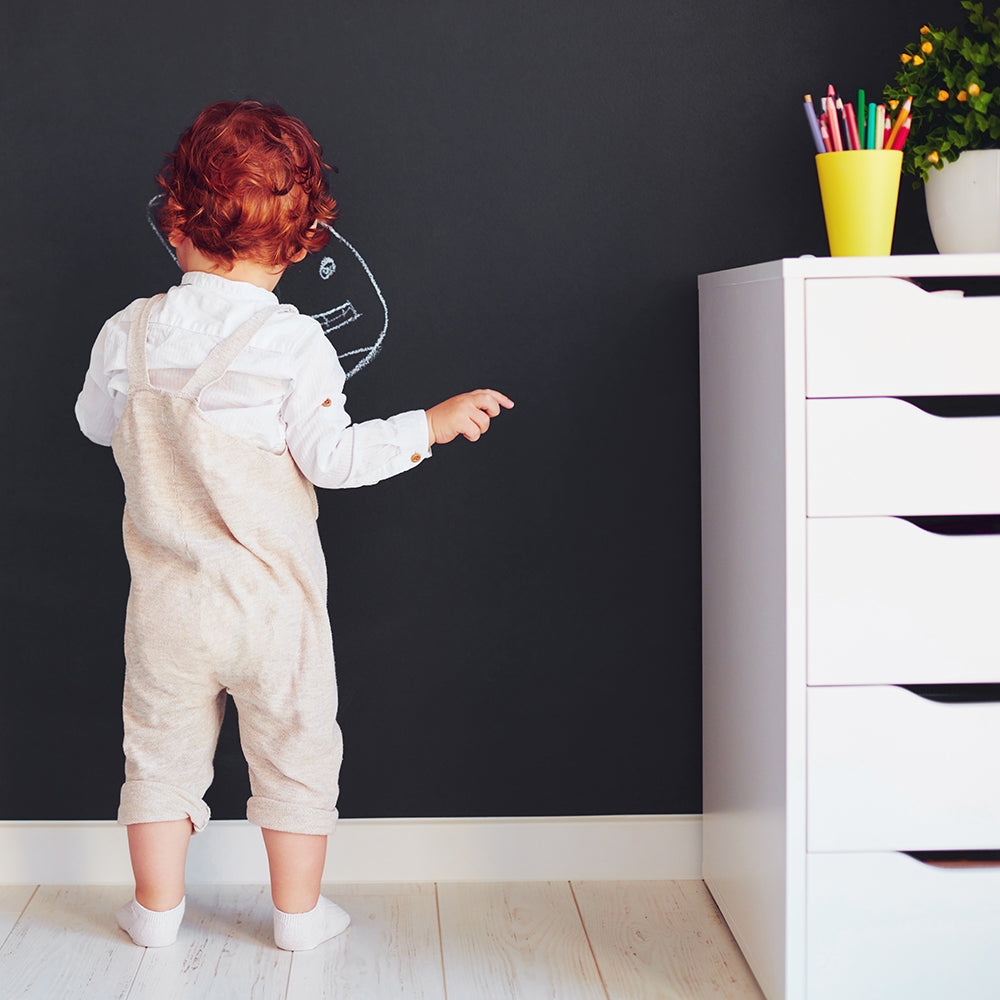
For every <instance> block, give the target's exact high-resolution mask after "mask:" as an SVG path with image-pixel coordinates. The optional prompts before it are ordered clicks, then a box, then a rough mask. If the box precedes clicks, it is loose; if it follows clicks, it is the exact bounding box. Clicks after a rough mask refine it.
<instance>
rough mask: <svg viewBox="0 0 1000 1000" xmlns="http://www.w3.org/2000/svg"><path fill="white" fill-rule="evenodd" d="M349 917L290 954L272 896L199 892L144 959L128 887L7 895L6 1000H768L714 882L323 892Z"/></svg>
mask: <svg viewBox="0 0 1000 1000" xmlns="http://www.w3.org/2000/svg"><path fill="white" fill-rule="evenodd" d="M324 893H325V894H326V895H328V896H330V897H331V898H333V899H336V900H337V901H338V902H339V903H340V904H341V905H342V906H343V907H344V908H345V909H347V910H348V911H349V912H350V914H351V918H352V924H351V927H350V929H349V930H348V931H347V933H346V934H344V935H342V936H341V937H339V938H335V939H334V940H332V941H329V942H327V943H325V944H323V945H320V947H319V948H317V949H316V950H315V951H311V952H298V953H296V954H292V953H290V952H283V951H279V950H278V949H277V948H275V947H274V943H273V938H272V935H271V908H270V898H269V894H268V890H267V888H266V887H264V886H192V887H189V889H188V897H187V911H186V915H185V919H184V924H183V926H182V928H181V933H180V936H179V938H178V940H177V943H176V944H175V945H174V946H173V947H170V948H160V949H156V948H151V949H143V948H137V947H136V946H135V945H133V944H132V943H131V941H130V940H129V938H128V936H127V935H126V934H125V933H124V932H123V931H121V930H119V929H118V927H117V926H116V924H115V919H114V911H115V909H117V907H118V906H120V905H122V903H124V902H126V901H127V900H128V899H129V898H130V895H131V894H130V891H129V889H128V888H124V887H122V886H108V887H105V886H96V887H95V886H49V885H43V886H0V942H2V945H0V996H2V1000H14V998H26V997H31V998H40V1000H53V998H56V997H58V998H59V1000H77V998H80V1000H83V998H86V1000H126V998H128V1000H145V998H164V1000H187V998H197V1000H202V998H221V997H232V998H234V1000H258V998H259V1000H281V998H287V1000H321V998H325V997H344V998H349V1000H368V998H372V1000H394V998H404V997H405V998H407V1000H410V998H412V1000H417V998H420V1000H505V998H511V1000H535V998H539V1000H541V998H543V997H544V998H546V1000H553V998H555V1000H564V998H565V1000H591V998H593V1000H675V998H676V1000H681V998H683V1000H702V998H709V997H710V998H717V1000H723V998H725V1000H762V994H761V992H760V990H759V989H758V987H757V985H756V983H755V981H754V979H753V976H752V975H751V973H750V970H749V969H748V967H747V965H746V962H745V961H744V960H743V957H742V955H741V954H740V952H739V949H738V948H737V947H736V944H735V942H734V941H733V938H732V936H731V935H730V933H729V930H728V928H727V927H726V924H725V922H724V921H723V920H722V918H721V916H720V915H719V912H718V910H717V909H716V907H715V904H714V903H713V902H712V898H711V896H710V895H709V893H708V891H707V889H706V888H705V886H704V884H703V883H702V882H699V881H678V882H572V883H569V882H518V883H500V884H478V883H438V884H436V885H435V884H434V883H426V884H423V883H421V884H406V885H367V884H366V885H326V886H324Z"/></svg>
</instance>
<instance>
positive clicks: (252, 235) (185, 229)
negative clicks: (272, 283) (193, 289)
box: [156, 101, 337, 268]
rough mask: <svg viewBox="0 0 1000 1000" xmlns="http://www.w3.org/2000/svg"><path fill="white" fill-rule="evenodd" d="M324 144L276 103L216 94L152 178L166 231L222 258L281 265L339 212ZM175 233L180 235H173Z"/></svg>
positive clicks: (309, 247) (321, 240)
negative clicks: (328, 175)
mask: <svg viewBox="0 0 1000 1000" xmlns="http://www.w3.org/2000/svg"><path fill="white" fill-rule="evenodd" d="M324 166H325V164H324V163H323V150H322V149H321V148H320V146H319V144H318V143H317V142H316V140H315V139H313V137H312V135H310V133H309V130H308V129H307V128H306V127H305V125H303V124H302V122H301V121H299V119H298V118H293V117H292V116H291V115H289V114H287V113H286V112H285V111H283V110H282V109H281V108H279V107H276V106H271V107H264V106H263V105H262V104H259V103H258V102H257V101H239V102H237V101H221V102H220V103H218V104H213V105H211V107H208V108H206V109H205V110H204V111H202V113H201V114H200V115H198V118H197V119H196V121H195V123H194V124H193V125H192V126H191V127H190V128H189V129H187V131H185V132H184V133H183V135H181V137H180V139H179V140H178V142H177V148H176V149H175V150H174V152H173V153H172V154H170V155H169V156H168V157H167V160H166V163H165V164H164V166H163V169H162V170H161V171H160V173H159V175H158V176H157V178H156V179H157V181H159V183H160V185H161V186H162V187H163V189H164V192H165V194H166V197H165V198H164V202H163V206H162V208H161V209H160V212H159V224H160V228H161V229H162V230H163V231H164V233H166V234H167V236H168V237H171V236H173V237H178V238H180V237H183V236H186V237H188V239H190V240H191V242H192V244H193V245H194V246H195V248H196V249H198V250H199V251H201V253H203V254H204V255H205V256H206V257H210V258H212V259H213V260H217V261H218V262H219V263H220V264H222V265H224V266H227V265H232V264H233V263H234V262H235V261H236V260H251V261H254V262H255V263H258V264H262V265H265V266H268V267H282V268H283V267H286V266H287V265H288V264H290V263H292V262H293V261H295V260H299V259H301V257H302V256H304V254H305V253H306V252H312V251H314V250H319V249H321V248H322V247H324V246H325V245H326V242H327V240H328V239H329V238H330V233H329V232H328V230H327V229H326V228H325V227H324V226H322V225H319V223H329V222H332V221H333V220H334V219H335V218H336V204H337V203H336V202H335V201H334V200H333V199H332V198H331V197H330V196H329V189H328V187H327V182H326V177H325V176H324V173H323V168H324ZM178 234H179V235H178Z"/></svg>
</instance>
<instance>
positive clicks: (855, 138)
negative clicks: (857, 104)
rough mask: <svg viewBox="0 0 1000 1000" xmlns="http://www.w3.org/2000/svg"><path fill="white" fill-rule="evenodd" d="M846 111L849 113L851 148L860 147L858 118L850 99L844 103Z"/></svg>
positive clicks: (848, 129)
mask: <svg viewBox="0 0 1000 1000" xmlns="http://www.w3.org/2000/svg"><path fill="white" fill-rule="evenodd" d="M844 113H845V114H846V115H847V135H848V137H849V138H850V140H851V149H860V148H861V136H860V135H859V134H858V119H857V117H856V116H855V114H854V105H853V104H851V102H850V101H848V102H847V103H846V104H845V105H844Z"/></svg>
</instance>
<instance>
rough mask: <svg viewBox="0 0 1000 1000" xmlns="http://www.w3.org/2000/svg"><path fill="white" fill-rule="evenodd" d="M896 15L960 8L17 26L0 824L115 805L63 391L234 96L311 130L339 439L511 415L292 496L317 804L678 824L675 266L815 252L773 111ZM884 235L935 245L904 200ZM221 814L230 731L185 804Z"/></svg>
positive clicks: (951, 18)
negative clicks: (321, 649) (382, 471)
mask: <svg viewBox="0 0 1000 1000" xmlns="http://www.w3.org/2000/svg"><path fill="white" fill-rule="evenodd" d="M920 19H927V20H930V21H932V22H936V23H944V24H948V23H958V22H959V20H960V19H961V10H960V7H959V4H958V0H948V2H944V0H925V2H923V3H921V4H919V5H917V4H914V3H913V2H912V0H839V2H838V3H836V4H803V3H801V2H798V0H795V2H793V0H758V2H748V0H720V2H716V3H691V2H690V0H684V2H681V0H616V2H615V3H610V2H595V0H530V2H528V0H515V2H507V3H486V2H483V0H425V2H421V3H404V2H402V0H399V2H392V3H388V2H379V0H352V2H348V3H344V2H338V0H322V2H318V0H303V2H301V3H297V4H293V5H288V6H284V7H282V6H281V5H277V4H273V3H263V2H261V0H246V2H244V3H240V4H237V3H233V2H226V3H215V2H211V0H210V2H207V3H201V4H188V3H176V2H175V3H173V4H169V5H161V4H157V5H152V4H143V3H135V2H134V0H130V2H128V3H125V2H121V0H116V2H102V3H100V4H97V5H93V4H91V5H88V4H80V3H69V2H67V0H54V2H52V3H47V4H19V5H17V7H16V9H15V10H14V11H13V12H9V13H8V14H7V15H6V18H5V20H6V22H7V25H6V28H5V38H4V40H3V45H4V48H5V50H6V51H5V52H4V55H3V68H2V70H0V72H2V73H3V90H2V94H3V96H2V102H3V104H2V108H3V149H2V157H3V160H2V168H3V177H2V198H3V220H4V235H3V253H4V261H3V267H2V271H0V280H2V317H3V330H4V343H5V351H6V363H5V364H4V366H3V375H2V377H3V380H4V391H3V399H4V403H5V404H6V405H7V407H9V412H8V413H7V416H6V418H5V424H6V427H7V428H8V439H7V440H8V444H7V449H8V454H9V455H13V462H12V463H8V467H7V475H6V476H5V485H4V488H3V491H2V503H3V524H4V535H5V550H4V556H3V563H2V565H3V581H4V618H5V627H4V634H5V652H4V666H3V687H2V720H0V738H2V740H3V748H2V764H3V767H2V781H0V818H7V819H110V818H113V817H114V815H115V810H116V808H117V803H118V791H119V787H120V783H121V780H122V756H121V721H120V694H121V683H122V675H123V654H122V644H121V633H122V623H123V615H124V607H125V599H126V594H127V589H128V570H127V565H126V563H125V560H124V556H123V553H122V546H121V535H120V523H121V506H122V489H121V482H120V479H119V476H118V472H117V469H116V468H115V465H114V462H113V460H112V457H111V454H110V451H109V450H107V449H100V448H98V447H96V446H95V445H92V444H91V443H89V442H88V441H87V440H86V439H85V438H84V437H83V436H82V435H81V434H80V433H79V431H78V430H77V427H76V423H75V420H74V416H73V405H74V402H75V399H76V394H77V392H78V391H79V389H80V385H81V383H82V379H83V375H84V372H85V370H86V367H87V363H88V356H89V350H90V347H91V344H92V342H93V339H94V337H95V336H96V334H97V331H98V329H99V328H100V326H101V323H102V322H103V321H104V319H105V318H107V317H108V316H109V315H111V314H112V313H113V312H115V311H117V310H118V309H119V308H121V307H122V306H124V305H125V304H126V303H128V302H129V301H131V300H132V299H133V298H136V297H138V296H141V295H148V294H152V293H154V292H157V291H160V290H163V289H165V288H166V287H168V286H169V285H171V284H173V283H174V282H175V281H176V280H177V279H178V278H179V272H178V271H177V270H176V267H175V265H174V264H173V263H172V261H171V260H170V259H169V258H168V256H167V255H166V253H165V252H164V251H163V249H162V247H161V246H160V244H159V242H158V241H157V239H156V237H155V236H154V234H153V232H152V231H151V229H150V228H149V226H148V224H147V221H146V218H145V206H146V202H147V200H148V199H149V198H150V197H151V196H152V195H153V194H155V193H156V188H155V186H154V184H153V176H154V174H155V173H156V171H157V169H158V168H159V166H160V164H161V161H162V157H163V154H164V153H165V152H166V151H168V150H169V149H171V148H172V147H173V144H174V141H175V139H176V137H177V135H178V133H179V132H180V131H181V130H182V129H183V128H184V127H186V125H188V124H189V123H190V121H191V120H192V119H193V118H194V116H195V114H196V113H197V112H198V111H199V110H200V109H201V108H202V107H203V106H204V105H206V104H208V103H211V102H213V101H215V100H221V99H233V98H243V97H253V98H256V99H259V100H262V101H264V102H266V103H270V102H275V103H279V104H281V105H283V106H284V107H285V108H286V109H288V110H289V111H291V112H292V113H293V114H297V115H298V116H300V117H301V118H303V119H304V120H305V121H306V122H307V123H308V124H309V125H310V127H311V128H312V129H313V131H314V132H315V134H316V136H317V137H318V138H319V140H320V141H321V142H322V143H323V145H324V148H325V151H326V157H327V161H328V162H329V163H331V164H335V165H336V166H337V167H338V168H339V173H338V174H335V175H333V176H332V187H333V190H334V193H335V195H336V197H337V198H338V200H339V203H340V207H341V216H340V221H339V223H338V230H339V231H340V232H341V233H342V234H343V235H344V236H345V237H346V238H347V239H348V240H350V241H351V243H352V244H353V245H354V246H355V247H356V248H357V249H358V251H359V252H361V253H362V255H363V256H364V258H365V260H366V261H367V262H368V264H369V266H370V267H371V269H372V272H373V274H374V275H375V277H376V279H377V282H378V285H379V287H380V289H381V291H382V293H383V295H384V297H385V300H386V302H387V303H388V310H389V316H390V322H389V328H388V333H387V335H386V338H385V341H384V346H383V349H382V351H381V353H380V355H379V356H378V357H377V358H376V359H375V361H374V362H373V363H372V364H371V365H370V366H368V367H367V368H366V369H365V370H363V371H362V372H360V373H359V374H358V375H356V376H355V377H354V378H352V379H351V381H350V382H349V383H348V391H349V405H350V410H351V413H352V416H353V417H354V419H367V418H370V417H375V416H387V415H389V414H391V413H394V412H398V411H400V410H404V409H410V408H414V407H420V406H429V405H432V404H433V403H436V402H438V401H439V400H441V399H443V398H445V397H446V396H449V395H452V394H454V393H456V392H459V391H463V390H465V389H470V388H475V387H477V386H479V385H489V386H494V387H496V388H499V389H501V390H503V391H505V392H507V393H508V394H510V395H511V396H512V397H513V398H514V399H515V400H516V402H517V407H516V409H514V410H513V411H512V412H510V413H505V414H503V415H502V416H501V418H499V420H498V421H497V422H496V424H495V425H494V426H493V428H492V429H491V430H490V433H489V434H488V435H487V436H486V437H485V438H484V439H483V440H482V441H481V442H480V443H478V444H476V445H471V444H469V443H467V442H465V441H461V440H460V441H458V442H456V443H454V444H451V445H448V446H445V447H440V448H438V449H436V453H435V456H434V458H433V459H432V460H431V461H429V462H427V463H426V465H423V466H421V467H419V468H417V469H416V470H414V471H413V472H410V473H407V474H406V475H403V476H400V477H398V478H396V479H393V480H390V481H388V482H385V483H382V484H380V485H378V486H375V487H372V488H366V489H361V490H357V491H339V492H329V493H325V494H323V495H321V497H320V503H321V510H322V513H321V525H322V533H323V538H324V544H325V546H326V551H327V554H328V560H329V565H330V577H331V588H330V607H331V612H332V616H333V623H334V636H335V647H336V653H337V662H338V671H339V679H340V686H341V710H340V719H341V723H342V725H343V729H344V734H345V741H346V757H345V763H344V770H343V776H342V777H343V784H342V795H341V802H340V805H341V811H342V815H344V816H369V817H376V816H504V815H565V814H611V813H633V814H641V813H696V812H698V811H700V808H701V800H700V779H701V765H700V757H701V747H700V739H701V735H700V683H701V678H700V613H699V598H700V590H699V588H700V567H699V560H700V556H699V544H700V538H699V484H698V371H697V343H698V327H697V292H696V275H697V274H698V273H699V272H703V271H711V270H718V269H720V268H725V267H731V266H737V265H741V264H748V263H755V262H758V261H762V260H769V259H773V258H776V257H783V256H795V255H798V254H802V253H814V254H825V253H826V252H827V251H826V242H825V232H824V229H823V223H822V216H821V211H820V205H819V196H818V190H817V184H816V178H815V170H814V167H813V163H812V147H811V144H810V141H809V137H808V133H807V130H806V125H805V122H804V120H803V115H802V107H801V99H802V94H803V93H805V92H807V91H812V92H819V91H821V90H823V89H824V88H825V86H826V84H827V83H828V82H829V81H833V82H834V83H836V84H837V85H839V86H840V87H841V88H843V89H844V90H845V91H846V90H848V89H850V88H856V87H858V86H863V87H865V88H866V89H868V91H869V93H871V92H873V91H875V90H877V89H878V88H880V87H881V86H882V84H883V83H884V82H885V81H886V80H887V78H888V77H889V76H891V74H892V73H893V72H894V71H895V66H896V57H897V53H898V52H899V50H900V49H901V48H902V46H903V45H904V44H905V43H906V42H907V41H909V40H910V39H911V38H912V37H915V32H916V30H917V29H918V28H919V26H920V23H921V20H920ZM895 250H896V252H897V253H919V252H932V251H933V244H932V242H931V238H930V234H929V231H928V229H927V224H926V221H925V218H924V213H923V195H922V194H921V193H920V192H915V191H913V190H912V189H911V186H910V183H909V181H907V180H904V182H903V187H902V192H901V204H900V210H899V219H898V223H897V235H896V243H895ZM317 264H318V261H317V260H315V259H311V261H310V262H308V263H307V264H303V265H300V267H302V268H309V269H312V270H311V271H309V274H307V275H305V278H308V277H310V276H312V278H313V280H314V281H319V280H320V279H319V278H318V277H317V276H316V274H315V269H316V267H317ZM300 277H301V276H300ZM305 278H303V280H305ZM346 278H347V275H346V272H345V280H346ZM330 304H334V303H332V302H331V303H330ZM303 311H312V310H306V309H304V310H303ZM369 313H370V314H371V315H370V316H369V317H368V319H369V320H370V321H372V322H375V323H376V325H378V324H380V322H381V315H380V314H378V312H377V310H376V309H374V308H372V309H371V310H369ZM361 329H362V328H361V327H360V326H359V327H358V328H357V330H361ZM357 330H355V331H352V334H351V335H352V336H354V333H356V332H357ZM375 332H376V333H377V332H378V331H377V329H376V330H375ZM369 333H370V331H363V332H362V334H361V336H362V339H364V337H368V335H369ZM345 334H346V331H345ZM334 339H335V340H336V335H334ZM747 600H748V601H752V600H753V594H747ZM247 794H248V784H247V779H246V774H245V765H244V764H243V761H242V758H241V756H240V751H239V744H238V739H237V735H236V727H235V719H234V717H233V713H232V711H230V714H229V717H228V719H227V723H226V726H225V727H224V730H223V735H222V739H221V742H220V746H219V751H218V755H217V770H216V780H215V784H214V785H213V787H212V789H211V791H210V792H209V801H210V804H211V805H212V807H213V813H214V815H215V816H217V817H222V818H242V817H243V816H244V815H245V812H244V808H245V799H246V796H247Z"/></svg>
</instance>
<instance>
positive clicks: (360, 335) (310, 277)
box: [146, 194, 389, 378]
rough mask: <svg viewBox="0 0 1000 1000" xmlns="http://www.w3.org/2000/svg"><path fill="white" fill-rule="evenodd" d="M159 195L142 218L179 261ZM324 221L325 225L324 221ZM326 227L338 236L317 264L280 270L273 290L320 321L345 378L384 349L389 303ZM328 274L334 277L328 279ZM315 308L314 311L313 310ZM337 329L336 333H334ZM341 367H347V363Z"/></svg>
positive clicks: (368, 272) (340, 239) (356, 255)
mask: <svg viewBox="0 0 1000 1000" xmlns="http://www.w3.org/2000/svg"><path fill="white" fill-rule="evenodd" d="M163 197H164V196H163V195H162V194H158V195H156V196H154V197H153V198H150V200H149V201H148V202H147V204H146V221H147V222H148V223H149V225H150V228H151V229H152V230H153V232H154V233H155V235H156V238H157V239H158V240H159V241H160V244H161V245H162V246H163V248H164V249H165V250H166V251H167V253H168V254H169V255H170V259H171V260H172V261H173V262H174V263H175V264H177V254H176V253H175V252H174V248H173V247H172V246H171V245H170V243H169V242H168V241H167V239H166V237H165V236H164V235H163V233H162V232H161V231H160V227H159V226H158V225H157V224H156V209H157V208H158V207H159V205H160V203H161V202H162V200H163ZM322 225H324V226H326V223H322ZM326 228H327V229H328V230H329V231H330V235H331V237H332V238H333V240H335V241H337V242H336V243H333V242H331V243H329V244H327V247H326V251H327V256H324V257H323V259H322V260H321V261H320V262H319V265H318V266H317V265H316V264H315V263H314V262H313V260H312V259H311V258H309V257H307V258H306V259H305V260H304V261H302V262H301V263H299V264H293V265H292V266H291V267H290V268H289V269H288V270H287V271H286V272H285V274H284V275H283V276H282V278H281V283H280V284H279V286H278V288H276V289H275V294H277V295H278V298H279V299H284V295H283V293H284V292H285V291H287V292H288V293H289V297H288V299H287V300H286V301H289V302H292V303H294V304H295V306H296V307H297V308H298V309H299V310H300V311H301V312H303V313H304V314H305V315H307V316H311V317H312V318H313V319H314V320H316V322H317V323H319V325H320V326H321V327H322V328H323V332H324V333H325V334H326V335H327V336H328V337H330V339H331V340H332V341H333V342H334V346H335V347H336V348H337V356H338V357H339V358H340V359H341V361H348V359H350V361H349V363H350V364H351V365H352V367H351V368H350V369H349V370H347V371H346V375H347V378H350V377H351V376H352V375H356V374H357V373H358V372H359V371H361V369H362V368H365V367H366V366H367V365H369V364H370V363H371V362H372V361H373V360H374V358H375V356H376V355H377V354H378V353H379V351H380V350H381V349H382V342H383V341H384V340H385V335H386V331H387V330H388V329H389V307H388V306H387V305H386V302H385V297H384V296H383V295H382V290H381V289H380V288H379V287H378V282H377V281H376V280H375V276H374V275H373V274H372V272H371V268H369V266H368V264H367V263H366V262H365V259H364V257H362V256H361V254H360V253H358V251H357V250H356V249H355V248H354V247H353V246H352V245H351V244H350V243H349V242H348V241H347V240H346V239H345V238H344V237H343V236H341V234H340V233H338V232H337V230H336V229H334V228H333V226H326ZM332 254H337V255H338V256H332ZM338 257H339V261H340V262H339V264H338ZM359 265H360V267H359ZM178 266H180V265H178ZM316 277H318V278H319V279H320V281H322V282H323V284H322V285H320V284H319V283H318V282H316V281H315V278H316ZM331 278H336V279H337V280H335V281H334V282H333V284H332V285H330V284H328V282H329V281H330V279H331ZM317 289H319V291H317ZM345 292H349V293H350V295H351V298H348V297H346V296H345V297H344V298H343V299H342V301H340V302H339V303H338V304H336V305H332V306H328V307H326V308H323V305H324V300H325V302H326V303H328V302H329V301H330V299H331V298H334V297H336V298H340V297H341V295H343V294H344V293H345ZM373 293H374V294H373ZM362 300H363V301H362ZM355 301H359V302H362V305H361V306H360V307H358V306H356V305H355V304H354V303H355ZM317 306H319V308H317ZM314 309H315V310H316V311H312V310H314ZM363 317H364V320H363V319H362V318H363ZM376 331H377V332H376ZM335 332H336V333H337V336H336V337H333V336H332V334H334V333H335ZM349 334H353V337H350V336H348V335H349ZM359 341H361V342H363V346H355V345H357V344H358V342H359ZM344 367H345V369H346V368H347V364H345V365H344Z"/></svg>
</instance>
